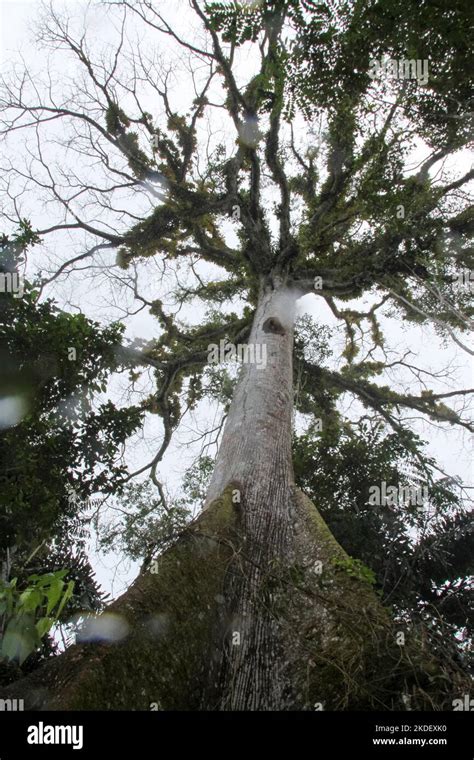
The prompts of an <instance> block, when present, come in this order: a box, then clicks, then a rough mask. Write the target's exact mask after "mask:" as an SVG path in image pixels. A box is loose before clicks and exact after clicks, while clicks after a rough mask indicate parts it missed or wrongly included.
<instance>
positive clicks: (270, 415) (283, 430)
mask: <svg viewBox="0 0 474 760" xmlns="http://www.w3.org/2000/svg"><path fill="white" fill-rule="evenodd" d="M295 300H296V299H295V296H294V295H293V294H291V293H290V292H288V290H286V289H285V287H284V285H283V284H282V283H279V287H276V288H275V289H274V288H273V286H271V285H268V286H267V287H266V288H265V287H263V286H262V290H261V294H260V299H259V303H258V306H257V310H256V314H255V318H254V323H253V326H252V331H251V335H250V339H249V344H250V345H254V346H256V347H262V346H264V347H266V354H265V353H264V352H263V349H261V350H260V354H259V353H258V351H257V349H256V350H255V355H256V356H262V355H263V356H265V355H266V360H267V361H266V366H262V365H261V364H260V365H259V364H257V363H248V364H244V365H243V366H242V369H241V374H240V377H239V382H238V386H237V389H236V392H235V395H234V398H233V400H232V404H231V407H230V410H229V416H228V418H227V421H226V425H225V430H224V434H223V438H222V444H221V446H220V449H219V453H218V456H217V461H216V465H215V469H214V473H213V477H212V480H211V484H210V488H209V493H208V496H207V502H206V503H207V504H210V503H212V501H213V500H214V499H215V498H216V497H217V496H219V494H221V493H223V491H224V490H225V488H226V486H227V484H228V483H229V482H233V483H235V484H237V485H236V487H235V488H234V492H233V497H234V499H235V501H236V508H237V509H238V510H239V513H240V519H241V532H242V536H243V545H242V549H241V554H240V558H239V560H240V561H239V563H238V564H237V563H234V567H233V571H234V572H233V573H232V576H231V577H230V578H229V582H228V587H227V588H226V590H225V591H226V594H225V596H226V598H227V599H228V600H229V604H230V605H231V611H232V614H231V620H232V630H231V631H229V632H228V636H227V639H228V641H227V647H226V648H225V650H224V657H223V660H222V663H221V664H222V670H221V673H220V677H219V681H218V683H219V692H220V696H219V703H220V707H221V709H233V710H259V709H267V710H270V709H283V708H284V707H286V706H287V705H288V704H290V703H292V701H293V697H292V694H291V684H290V682H289V681H288V680H287V678H286V677H285V673H284V668H282V662H283V661H284V657H283V656H282V652H280V651H279V649H281V641H280V635H279V631H278V626H277V625H276V623H275V619H274V616H273V614H272V612H271V610H270V608H269V606H268V604H266V603H265V584H266V583H267V581H268V573H269V569H270V568H272V567H275V566H276V565H281V564H282V563H283V562H285V561H286V562H287V561H288V559H289V557H290V555H291V553H292V523H293V519H292V517H293V516H292V489H293V487H294V478H293V466H292V456H291V421H292V412H293V367H292V356H293V325H294V313H295ZM267 601H268V600H267ZM229 638H230V641H229Z"/></svg>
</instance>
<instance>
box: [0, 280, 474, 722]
mask: <svg viewBox="0 0 474 760" xmlns="http://www.w3.org/2000/svg"><path fill="white" fill-rule="evenodd" d="M294 309H295V300H294V298H293V296H292V294H291V293H288V291H286V290H285V288H284V284H283V283H282V282H278V283H277V284H276V287H273V285H268V284H267V285H266V286H265V287H264V286H262V289H261V295H260V299H259V303H258V306H257V310H256V314H255V319H254V324H253V328H252V332H251V337H250V340H249V343H250V344H262V345H263V344H264V345H266V347H267V364H266V367H261V366H260V367H259V366H258V364H256V363H253V364H252V363H249V364H245V365H243V366H242V369H241V372H240V376H239V382H238V385H237V388H236V391H235V395H234V399H233V401H232V404H231V408H230V411H229V415H228V419H227V422H226V426H225V430H224V434H223V439H222V444H221V447H220V450H219V453H218V457H217V461H216V465H215V470H214V474H213V477H212V481H211V484H210V487H209V493H208V497H207V500H206V505H205V509H204V511H203V512H202V513H201V515H200V516H199V518H198V519H197V520H195V521H194V522H193V523H192V524H191V525H190V526H189V528H188V529H187V530H186V531H185V532H184V533H183V536H182V537H181V538H180V539H179V540H178V541H177V543H176V544H175V546H174V547H172V548H171V549H169V550H168V551H166V552H165V553H164V554H163V555H162V556H161V557H160V560H159V572H158V573H157V574H153V573H151V572H145V573H142V574H141V575H140V576H139V577H138V578H137V580H136V581H135V582H134V583H133V584H132V586H131V587H130V589H129V590H128V591H127V592H126V593H125V594H124V595H123V596H122V597H120V598H119V599H117V600H116V601H115V602H114V603H113V604H111V605H110V606H109V608H108V609H107V611H106V613H104V616H102V618H101V620H102V623H103V625H102V627H101V629H100V630H99V633H98V634H97V631H96V638H98V637H99V636H100V638H101V640H100V641H94V642H85V643H78V644H76V645H74V646H72V647H70V648H69V649H68V650H67V651H66V652H65V653H64V654H63V655H61V656H59V657H56V658H53V659H52V660H50V661H47V662H46V663H45V665H44V666H42V667H41V668H39V669H38V670H36V671H34V672H33V673H32V674H31V675H30V676H28V677H27V678H24V679H22V680H21V681H18V682H16V683H14V684H11V685H10V686H9V687H8V688H6V689H3V690H2V693H1V694H0V696H3V697H11V698H15V697H16V698H23V699H24V700H25V705H26V707H27V708H28V709H45V708H49V709H76V710H80V709H132V710H144V709H145V710H146V709H150V705H152V706H153V708H152V709H163V710H177V709H178V710H179V709H181V710H244V709H247V710H298V709H302V710H311V709H367V710H371V709H387V710H388V709H406V707H407V706H409V707H410V708H411V709H415V708H418V709H433V708H435V709H450V708H451V699H452V693H453V692H455V693H457V692H459V693H460V689H462V688H465V685H463V686H461V685H456V683H455V682H456V678H457V677H456V675H455V674H454V673H450V674H448V675H449V678H451V683H449V680H448V679H447V678H446V671H444V675H443V678H438V677H437V674H438V672H439V670H440V669H439V665H438V663H437V661H436V659H435V658H434V657H433V656H431V655H430V654H429V653H428V652H426V651H425V650H424V646H423V644H422V642H421V641H420V640H419V639H418V637H417V635H416V632H413V631H412V632H410V633H409V634H408V633H407V643H406V645H405V646H400V645H399V643H397V642H398V639H397V633H398V631H397V630H396V629H395V628H394V626H393V624H392V622H391V619H390V616H389V614H388V611H387V610H385V609H384V608H383V606H382V605H381V603H380V600H379V598H378V596H377V595H376V593H375V591H374V589H373V587H372V581H371V577H370V573H369V572H368V571H367V569H366V568H364V567H363V566H362V565H361V564H360V563H357V562H356V561H354V560H352V559H351V558H350V557H348V556H347V555H346V554H345V552H344V551H343V549H342V548H341V547H340V546H339V544H338V543H337V542H336V541H335V539H334V538H333V536H332V535H331V533H330V532H329V530H328V528H327V527H326V525H325V523H324V521H323V520H322V519H321V517H320V516H319V514H318V512H317V510H316V508H315V506H314V505H313V504H312V502H311V501H310V500H309V499H308V498H307V497H306V496H304V494H303V493H302V492H301V491H299V490H298V489H297V488H295V485H294V482H293V470H292V459H291V419H292V410H293V391H292V352H293V322H294ZM117 631H118V632H119V633H117ZM443 679H444V680H443ZM447 681H448V684H449V687H447V686H446V682H447Z"/></svg>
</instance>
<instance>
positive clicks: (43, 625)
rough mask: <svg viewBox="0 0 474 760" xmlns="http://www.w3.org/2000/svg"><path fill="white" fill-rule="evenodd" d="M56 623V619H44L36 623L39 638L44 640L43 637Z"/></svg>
mask: <svg viewBox="0 0 474 760" xmlns="http://www.w3.org/2000/svg"><path fill="white" fill-rule="evenodd" d="M55 622H56V620H55V618H54V617H42V618H40V619H39V620H38V621H37V622H36V626H35V627H36V630H37V632H38V636H39V638H40V639H42V638H43V636H44V635H45V634H46V633H48V631H49V630H50V628H51V627H52V626H53V625H54V623H55Z"/></svg>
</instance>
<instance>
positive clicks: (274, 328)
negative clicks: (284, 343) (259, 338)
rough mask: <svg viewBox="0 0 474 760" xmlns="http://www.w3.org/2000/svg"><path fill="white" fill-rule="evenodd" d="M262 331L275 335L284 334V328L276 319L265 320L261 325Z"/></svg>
mask: <svg viewBox="0 0 474 760" xmlns="http://www.w3.org/2000/svg"><path fill="white" fill-rule="evenodd" d="M262 329H263V332H267V333H275V334H276V335H284V334H285V328H284V327H283V325H282V324H281V322H280V320H278V319H277V318H276V317H269V319H266V320H265V322H264V323H263V327H262Z"/></svg>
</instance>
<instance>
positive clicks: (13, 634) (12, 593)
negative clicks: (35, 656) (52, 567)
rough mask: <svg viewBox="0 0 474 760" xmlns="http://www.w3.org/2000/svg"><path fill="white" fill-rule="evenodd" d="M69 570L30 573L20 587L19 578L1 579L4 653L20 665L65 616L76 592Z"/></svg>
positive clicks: (0, 641) (0, 651)
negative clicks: (68, 575) (68, 574)
mask: <svg viewBox="0 0 474 760" xmlns="http://www.w3.org/2000/svg"><path fill="white" fill-rule="evenodd" d="M67 573H68V571H67V570H60V571H57V572H55V573H45V574H43V575H36V574H35V575H30V576H28V578H27V580H26V584H27V585H26V587H25V588H23V590H20V588H19V587H18V578H12V580H10V581H1V582H0V622H1V623H2V625H1V631H2V635H1V638H0V655H1V656H2V657H4V658H6V659H8V660H17V661H18V663H19V664H20V665H22V664H23V662H24V661H25V660H26V658H27V657H29V655H31V654H32V653H33V652H34V651H35V650H36V649H38V648H39V647H40V646H41V639H43V637H44V636H45V635H46V634H47V633H48V632H49V630H50V629H51V628H52V626H53V625H54V624H55V623H56V622H57V621H58V620H59V619H60V618H61V613H62V611H63V609H64V607H65V605H66V604H67V602H68V601H69V599H70V598H71V597H72V595H73V591H74V581H69V582H66V581H65V580H64V578H65V576H66V575H67Z"/></svg>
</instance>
